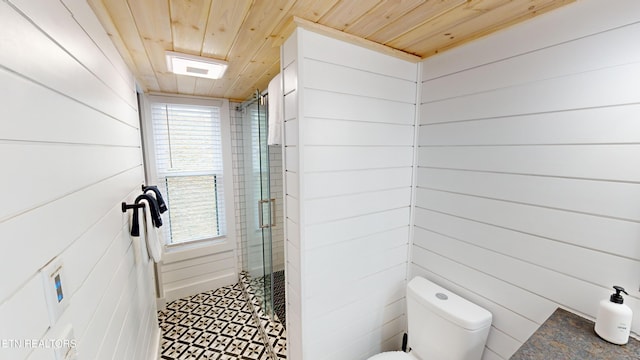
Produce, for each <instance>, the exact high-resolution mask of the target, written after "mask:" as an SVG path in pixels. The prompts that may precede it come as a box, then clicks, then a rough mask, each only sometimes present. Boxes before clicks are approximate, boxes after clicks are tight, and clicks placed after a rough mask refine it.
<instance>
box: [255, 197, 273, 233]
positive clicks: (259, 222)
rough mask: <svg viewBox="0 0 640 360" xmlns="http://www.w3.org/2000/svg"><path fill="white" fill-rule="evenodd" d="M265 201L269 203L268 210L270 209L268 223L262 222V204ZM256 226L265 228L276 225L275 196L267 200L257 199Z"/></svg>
mask: <svg viewBox="0 0 640 360" xmlns="http://www.w3.org/2000/svg"><path fill="white" fill-rule="evenodd" d="M267 203H268V204H269V210H270V211H271V223H270V224H265V223H264V213H263V206H264V204H267ZM258 226H259V227H260V229H266V228H270V227H275V226H276V199H275V198H271V199H267V200H258Z"/></svg>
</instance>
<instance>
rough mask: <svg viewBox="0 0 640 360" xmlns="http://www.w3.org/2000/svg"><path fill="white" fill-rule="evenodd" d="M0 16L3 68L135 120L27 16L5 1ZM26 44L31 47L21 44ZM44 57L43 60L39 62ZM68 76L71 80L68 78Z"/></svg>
mask: <svg viewBox="0 0 640 360" xmlns="http://www.w3.org/2000/svg"><path fill="white" fill-rule="evenodd" d="M0 17H2V20H3V23H4V25H5V27H6V31H3V32H2V34H1V35H0V41H2V43H3V44H4V51H3V52H2V54H0V64H2V67H4V68H8V69H10V70H11V71H14V72H16V73H19V74H21V75H23V76H24V77H26V78H29V79H32V80H34V81H37V82H38V83H40V84H42V85H44V86H46V87H48V88H50V89H55V91H56V92H60V93H62V94H64V95H66V96H69V97H71V98H74V99H76V100H78V101H81V102H83V103H85V104H87V105H88V106H90V107H92V108H94V109H97V110H99V111H100V112H103V113H105V114H108V115H109V116H112V117H113V118H115V119H119V120H120V121H124V122H127V123H129V124H132V125H133V124H135V123H137V111H136V108H135V107H132V106H131V105H129V104H128V103H127V102H126V101H124V100H123V99H122V97H120V96H118V95H117V94H116V93H115V92H113V90H111V89H110V88H109V87H108V86H106V85H105V84H104V82H102V81H101V80H100V79H99V78H97V77H96V76H95V75H94V74H92V73H91V72H90V71H89V70H87V68H85V67H84V66H83V65H82V64H81V63H79V62H78V61H77V60H76V59H75V58H73V57H71V56H70V55H69V53H67V52H66V51H65V50H66V49H63V48H61V47H60V46H59V45H58V44H56V43H55V42H53V41H51V39H50V38H49V37H47V34H45V33H42V32H41V31H40V30H39V29H38V28H37V27H35V26H34V25H33V24H32V23H31V22H29V20H28V19H26V18H24V17H23V16H22V15H20V14H19V13H18V12H16V11H15V10H14V9H13V8H11V7H10V6H9V5H8V4H6V3H5V4H2V5H0ZM25 43H28V44H30V46H24V44H25ZM44 59H46V61H42V60H44ZM69 74H72V75H69ZM100 76H103V75H102V74H101V75H100ZM70 78H73V80H74V81H69V79H70ZM127 96H131V95H130V94H127Z"/></svg>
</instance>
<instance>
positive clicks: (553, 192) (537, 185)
mask: <svg viewBox="0 0 640 360" xmlns="http://www.w3.org/2000/svg"><path fill="white" fill-rule="evenodd" d="M418 179H419V180H418V186H419V187H424V188H428V189H432V190H442V191H448V192H453V193H459V194H471V195H474V196H480V197H486V198H490V199H495V200H504V201H510V202H514V203H526V204H531V205H538V206H542V207H549V208H554V209H560V210H567V211H574V212H582V213H587V214H592V215H603V216H608V217H613V218H618V219H623V220H629V221H634V220H635V219H638V218H640V209H638V207H637V206H635V205H634V204H633V202H631V201H629V199H630V198H631V199H636V198H638V199H640V187H638V186H637V185H636V184H634V183H628V182H610V181H594V180H581V179H568V178H559V177H545V176H527V175H517V174H505V173H491V172H469V171H460V170H446V169H434V168H421V169H420V170H419V172H418Z"/></svg>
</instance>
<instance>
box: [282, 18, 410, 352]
mask: <svg viewBox="0 0 640 360" xmlns="http://www.w3.org/2000/svg"><path fill="white" fill-rule="evenodd" d="M294 37H296V39H297V43H296V46H297V55H296V59H295V60H292V61H290V62H287V64H290V65H287V66H286V67H285V68H284V70H283V73H284V83H285V94H286V95H285V105H286V107H285V116H286V118H287V119H288V120H289V121H287V123H291V122H294V121H295V123H296V125H297V126H292V125H289V124H287V125H285V138H286V139H287V144H292V145H293V144H295V146H287V148H286V150H285V168H286V169H287V171H288V173H287V194H289V196H287V209H286V211H287V218H288V220H289V223H288V224H289V227H290V228H291V225H292V224H294V223H295V224H296V228H297V229H299V230H298V231H299V232H297V233H295V234H294V236H300V239H299V240H295V242H296V245H295V246H294V244H293V241H292V242H291V246H288V247H287V250H288V253H287V258H288V259H289V261H294V260H295V262H296V263H297V262H299V267H298V265H297V264H293V263H290V264H289V265H290V266H289V267H288V269H289V270H290V271H291V270H293V271H296V270H298V271H301V272H298V273H296V274H293V276H295V277H296V278H297V277H298V276H299V277H300V282H298V280H297V279H296V281H295V282H291V281H290V282H289V288H288V289H287V291H289V292H291V293H292V294H295V295H294V296H293V297H290V300H291V299H295V300H296V301H300V302H301V304H300V306H298V305H296V304H293V307H292V308H293V309H300V315H298V314H295V315H294V316H293V317H292V319H293V320H291V321H294V322H295V321H301V323H300V324H292V327H291V328H293V329H296V328H300V329H301V330H300V331H301V336H302V337H301V342H299V343H298V344H293V345H291V346H292V347H293V348H294V349H295V351H298V353H296V352H294V351H293V350H290V356H293V358H304V359H312V360H313V359H343V358H344V359H346V358H350V359H351V358H354V356H355V358H360V357H366V356H370V355H372V354H373V353H374V352H376V350H377V351H379V350H380V349H382V348H385V349H389V348H390V347H391V348H394V349H398V347H399V346H400V344H399V343H398V344H395V345H390V344H391V341H393V340H397V339H398V334H400V333H401V332H402V331H404V327H405V318H404V312H405V309H404V286H405V284H406V268H407V267H406V264H407V257H406V254H407V244H408V240H409V227H408V224H409V221H410V217H409V213H410V211H409V209H410V205H411V175H412V171H411V166H412V153H413V142H414V109H415V96H416V87H415V77H416V76H417V75H416V74H417V67H416V65H415V64H412V63H409V62H405V61H402V60H398V59H396V58H392V57H390V56H387V55H383V54H380V53H376V52H373V51H371V50H368V49H364V48H360V47H358V46H356V45H353V44H348V43H345V42H342V41H338V40H335V39H331V38H329V37H326V36H324V35H319V34H316V33H312V32H309V31H307V30H303V29H301V28H298V29H297V30H296V34H295V35H294ZM292 45H293V44H292V41H291V39H289V40H288V41H287V42H286V43H285V45H284V50H283V53H284V54H285V55H286V56H285V61H286V60H288V59H289V58H290V57H292V55H291V54H292V53H293V52H294V50H292ZM294 64H295V68H292V66H293V65H294ZM293 69H296V70H298V71H295V72H294V71H293ZM292 94H295V95H294V96H295V99H296V100H297V101H296V103H297V105H296V106H294V104H293V102H289V101H287V100H288V98H290V97H291V96H292ZM287 109H291V110H294V111H297V113H296V116H295V120H293V118H294V116H293V115H291V114H289V113H288V112H289V111H291V110H287ZM294 194H295V197H293V195H294ZM288 233H289V232H288ZM291 240H292V239H290V240H289V241H291ZM298 244H299V245H298ZM294 251H298V252H299V254H293V253H292V252H294ZM291 275H292V274H289V275H288V276H291ZM292 285H297V286H300V287H301V288H300V289H297V288H294V287H293V286H292ZM374 314H375V315H374ZM288 319H289V317H288ZM293 336H294V337H295V336H296V335H293ZM296 340H297V341H300V340H298V339H296ZM327 343H331V344H333V349H332V351H329V352H328V351H327V349H326V344H327ZM299 346H301V348H298V347H299ZM354 346H355V347H354ZM338 349H339V350H338ZM293 354H296V355H295V356H294V355H293ZM296 356H298V357H296Z"/></svg>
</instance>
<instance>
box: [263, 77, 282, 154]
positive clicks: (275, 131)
mask: <svg viewBox="0 0 640 360" xmlns="http://www.w3.org/2000/svg"><path fill="white" fill-rule="evenodd" d="M267 91H268V92H269V113H268V115H269V117H268V118H267V121H268V123H269V131H268V132H267V134H268V138H267V144H268V145H279V144H282V121H283V118H284V116H283V114H282V97H283V94H282V77H281V76H280V74H278V75H276V76H274V77H273V79H271V81H270V82H269V86H268V88H267Z"/></svg>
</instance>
